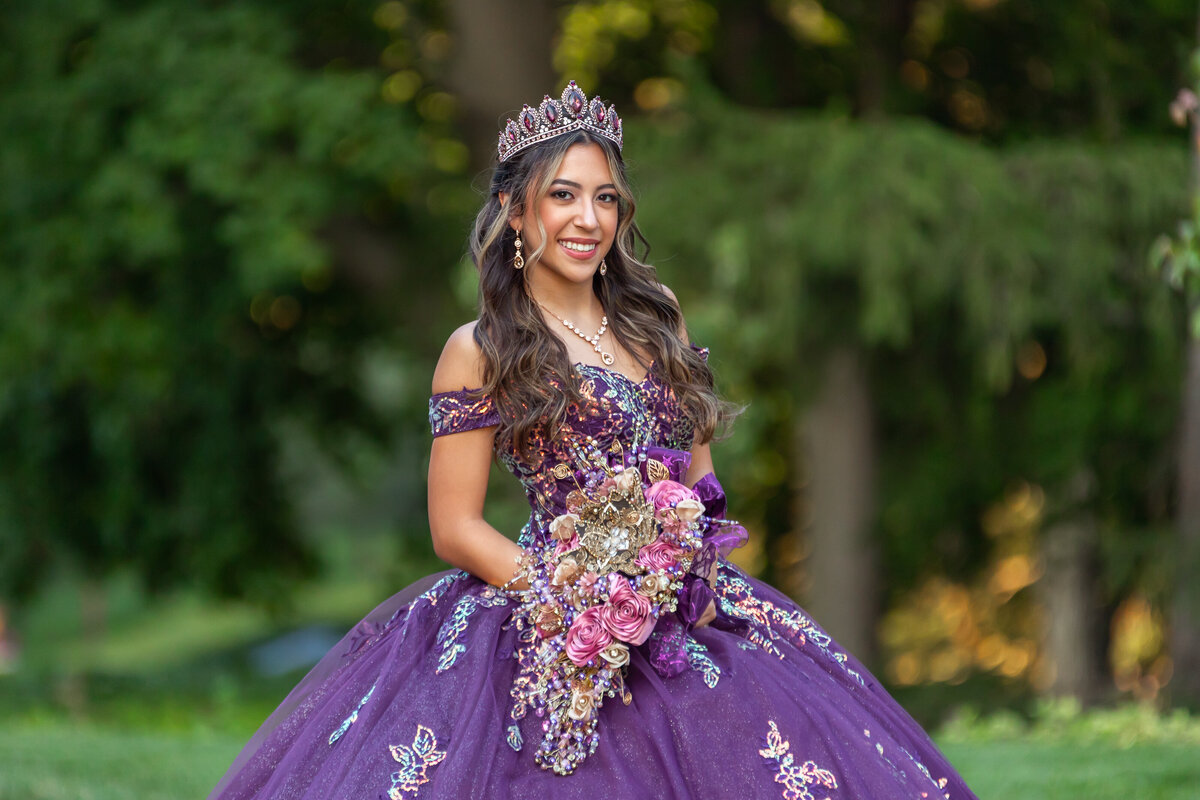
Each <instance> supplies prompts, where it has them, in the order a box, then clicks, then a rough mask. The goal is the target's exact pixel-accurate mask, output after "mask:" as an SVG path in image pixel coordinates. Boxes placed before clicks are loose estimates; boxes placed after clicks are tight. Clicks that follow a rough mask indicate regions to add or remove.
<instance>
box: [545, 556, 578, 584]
mask: <svg viewBox="0 0 1200 800" xmlns="http://www.w3.org/2000/svg"><path fill="white" fill-rule="evenodd" d="M582 571H583V567H581V566H579V564H578V562H576V561H575V559H573V558H564V559H563V560H562V561H560V562H558V566H557V567H555V568H554V575H553V577H551V578H550V585H551V586H562V585H563V584H565V583H570V582H571V581H573V580H575V578H576V577H578V575H579V573H580V572H582Z"/></svg>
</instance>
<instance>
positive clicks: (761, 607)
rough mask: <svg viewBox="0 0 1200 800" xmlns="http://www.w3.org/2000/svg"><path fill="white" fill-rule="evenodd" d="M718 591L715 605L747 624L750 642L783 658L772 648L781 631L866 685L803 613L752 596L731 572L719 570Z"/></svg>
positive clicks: (788, 637) (748, 586) (745, 582)
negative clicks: (812, 647) (813, 646)
mask: <svg viewBox="0 0 1200 800" xmlns="http://www.w3.org/2000/svg"><path fill="white" fill-rule="evenodd" d="M717 589H718V600H717V604H718V606H719V607H720V608H721V610H722V611H724V612H725V613H726V614H728V615H729V616H731V617H734V618H736V619H742V620H745V621H746V622H748V623H750V630H749V631H748V632H747V633H746V638H747V639H748V640H749V641H750V642H752V643H754V644H756V645H758V646H759V647H760V648H762V649H763V650H766V651H767V652H769V653H772V654H774V655H775V656H776V657H778V658H783V657H784V656H783V652H782V651H781V650H780V649H779V648H778V647H777V646H775V644H774V641H775V640H778V639H779V638H780V635H781V634H780V631H783V634H784V635H785V637H786V639H787V640H788V641H790V642H791V643H792V644H793V645H795V646H796V647H804V646H806V645H807V644H809V643H810V642H811V643H812V644H813V645H815V646H816V647H817V649H819V650H820V651H821V652H822V653H824V654H825V656H826V657H828V658H829V659H831V660H832V661H834V662H835V663H836V664H837V665H838V666H839V667H841V669H842V671H844V672H845V673H846V674H847V675H849V676H850V677H851V678H853V679H854V680H855V681H856V682H858V683H859V684H860V685H863V686H865V685H866V682H865V681H863V678H862V675H860V674H859V673H858V671H857V670H854V669H851V668H850V667H849V666H848V665H847V657H846V654H845V653H840V652H838V651H836V650H834V649H833V648H832V647H830V645H831V644H832V643H833V640H832V639H831V638H830V637H829V635H828V634H826V633H823V632H822V631H821V630H820V629H819V628H817V626H816V625H815V624H814V623H813V621H812V620H811V619H809V617H808V616H807V615H806V614H805V613H804V612H802V611H800V610H799V609H796V610H789V609H786V608H782V607H780V606H777V605H775V604H774V603H772V602H770V601H768V600H763V599H762V598H760V597H757V596H755V594H754V590H753V588H752V587H751V586H750V584H749V583H748V582H747V581H746V579H745V578H743V577H742V576H741V575H739V574H738V573H737V572H735V571H733V570H732V569H722V571H721V572H720V574H719V575H718V577H717ZM764 631H765V635H764V633H763V632H764Z"/></svg>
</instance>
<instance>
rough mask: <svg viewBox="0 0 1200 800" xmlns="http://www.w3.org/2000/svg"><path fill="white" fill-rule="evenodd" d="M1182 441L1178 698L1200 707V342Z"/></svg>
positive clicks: (1190, 373) (1192, 355) (1190, 365)
mask: <svg viewBox="0 0 1200 800" xmlns="http://www.w3.org/2000/svg"><path fill="white" fill-rule="evenodd" d="M1180 419H1181V426H1180V427H1181V430H1180V437H1179V518H1178V530H1177V536H1178V545H1177V547H1176V548H1175V556H1176V559H1177V560H1176V563H1175V593H1174V597H1173V598H1172V607H1171V658H1172V660H1173V661H1174V670H1173V674H1174V677H1173V678H1172V680H1171V683H1172V686H1173V689H1172V697H1173V698H1174V699H1175V700H1176V701H1177V702H1181V703H1183V704H1185V705H1188V706H1191V707H1193V708H1200V340H1198V339H1196V338H1195V337H1194V336H1193V337H1191V338H1190V339H1189V341H1188V351H1187V376H1186V378H1185V379H1184V389H1183V409H1182V414H1181V415H1180Z"/></svg>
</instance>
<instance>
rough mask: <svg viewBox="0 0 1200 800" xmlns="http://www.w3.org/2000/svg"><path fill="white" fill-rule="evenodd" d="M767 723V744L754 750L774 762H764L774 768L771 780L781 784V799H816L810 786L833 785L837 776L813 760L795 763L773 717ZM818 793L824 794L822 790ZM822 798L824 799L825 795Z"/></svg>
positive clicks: (826, 798) (835, 786)
mask: <svg viewBox="0 0 1200 800" xmlns="http://www.w3.org/2000/svg"><path fill="white" fill-rule="evenodd" d="M767 724H768V725H770V726H771V729H770V730H769V731H767V746H766V747H764V748H763V749H761V750H759V751H758V754H759V755H760V756H762V757H763V758H765V759H767V761H769V762H770V761H774V762H775V764H774V765H771V764H768V765H767V766H771V767H772V768H773V769H775V771H776V772H775V782H776V783H779V784H783V795H782V796H783V798H784V800H817V797H816V795H814V794H813V793H812V791H811V790H812V789H813V788H814V787H824V788H826V789H836V788H837V779H836V778H834V776H833V773H832V772H830V771H829V770H827V769H821V768H820V767H818V766H817V765H816V763H815V762H813V761H805V762H804V763H803V764H801V765H800V766H796V759H795V755H794V754H792V753H791V752H789V751H790V750H791V744H790V743H789V742H788V741H787V740H786V739H784V738H783V735H782V734H780V733H779V726H777V725H776V724H775V720H768V721H767ZM821 794H822V795H825V793H824V792H821ZM823 800H828V796H827V795H826V796H825V797H824V798H823Z"/></svg>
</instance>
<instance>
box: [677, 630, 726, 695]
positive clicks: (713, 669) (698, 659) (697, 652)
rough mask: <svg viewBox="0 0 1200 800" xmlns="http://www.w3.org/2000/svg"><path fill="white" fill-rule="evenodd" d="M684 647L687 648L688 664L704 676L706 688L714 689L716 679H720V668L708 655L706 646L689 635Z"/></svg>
mask: <svg viewBox="0 0 1200 800" xmlns="http://www.w3.org/2000/svg"><path fill="white" fill-rule="evenodd" d="M684 647H685V648H686V649H687V656H688V664H690V665H691V667H692V669H694V670H697V671H699V673H700V674H701V675H702V676H704V684H705V685H706V686H708V688H710V689H715V688H716V686H717V681H719V680H721V668H720V667H718V666H717V665H716V663H715V662H714V661H713V660H712V657H711V656H709V654H708V648H707V647H705V646H704V645H702V644H700V643H699V642H697V641H696V640H695V639H693V638H692V637H690V636H689V637H688V640H687V642H686V643H685V644H684Z"/></svg>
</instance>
